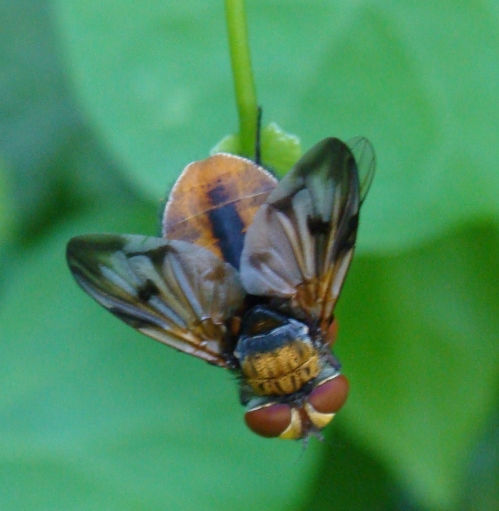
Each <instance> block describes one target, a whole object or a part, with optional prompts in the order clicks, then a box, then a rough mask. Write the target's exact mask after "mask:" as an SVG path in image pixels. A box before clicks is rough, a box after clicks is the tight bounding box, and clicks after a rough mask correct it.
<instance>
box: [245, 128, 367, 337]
mask: <svg viewBox="0 0 499 511" xmlns="http://www.w3.org/2000/svg"><path fill="white" fill-rule="evenodd" d="M363 140H365V139H363ZM356 147H357V146H356ZM369 147H370V145H369ZM359 148H361V147H360V146H359V147H357V149H359ZM364 149H365V148H364ZM361 153H362V151H359V152H358V154H361ZM364 165H365V164H364ZM369 172H370V173H372V170H370V171H369ZM360 204H361V192H360V184H359V174H358V167H357V163H356V159H355V156H354V154H353V152H352V150H351V149H350V148H349V147H348V146H347V145H346V144H344V143H343V142H341V141H340V140H338V139H335V138H327V139H325V140H322V141H321V142H319V143H318V144H316V145H315V146H314V147H313V148H312V149H310V151H308V152H307V153H306V154H305V155H304V156H303V157H302V158H301V159H300V160H299V161H298V162H297V164H296V165H295V166H294V167H293V169H292V170H291V171H290V172H289V173H288V174H287V175H286V177H285V178H284V179H283V180H282V181H281V182H280V183H279V185H278V186H277V187H276V189H275V190H274V191H273V192H272V193H271V194H270V196H269V197H268V198H267V201H266V203H265V204H263V205H262V206H261V207H260V209H259V210H258V212H257V214H256V215H255V218H254V220H253V223H252V225H251V227H250V228H249V229H248V232H247V235H246V238H245V243H244V248H243V252H242V257H241V269H240V271H241V279H242V282H243V285H244V288H245V289H246V291H247V292H248V293H249V294H254V295H261V296H268V297H273V298H277V299H281V300H282V301H284V302H285V303H286V304H287V305H288V306H289V308H290V309H291V310H292V311H293V312H294V313H295V314H298V315H301V316H305V317H307V318H309V319H311V320H313V321H316V322H317V323H318V324H320V325H321V327H322V328H323V329H325V328H326V327H327V325H328V324H329V322H330V321H331V317H332V313H333V309H334V306H335V304H336V301H337V299H338V296H339V293H340V290H341V287H342V285H343V282H344V279H345V276H346V273H347V270H348V266H349V264H350V261H351V259H352V255H353V249H354V245H355V240H356V235H357V226H358V218H359V208H360Z"/></svg>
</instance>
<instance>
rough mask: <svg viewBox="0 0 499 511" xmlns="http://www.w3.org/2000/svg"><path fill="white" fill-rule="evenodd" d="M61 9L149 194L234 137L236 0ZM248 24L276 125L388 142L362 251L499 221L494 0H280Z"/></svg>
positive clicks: (89, 79)
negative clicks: (227, 23) (231, 37)
mask: <svg viewBox="0 0 499 511" xmlns="http://www.w3.org/2000/svg"><path fill="white" fill-rule="evenodd" d="M56 5H57V15H58V20H59V26H60V29H61V34H62V40H63V42H64V45H65V49H66V55H67V57H68V65H69V67H70V69H71V72H72V77H73V83H74V86H75V88H76V90H77V92H78V95H79V96H80V98H81V101H82V104H83V105H84V107H85V109H86V112H87V113H88V116H89V118H90V119H91V120H92V122H94V123H95V125H96V126H97V129H98V130H99V132H100V133H102V136H103V138H104V140H105V141H106V143H107V144H108V146H109V147H111V148H112V150H113V151H114V153H115V155H116V157H117V158H118V159H119V160H120V161H121V162H123V163H124V167H125V169H126V172H127V174H128V176H129V179H130V180H131V181H132V182H134V183H135V184H136V186H137V187H139V188H140V189H141V190H143V191H144V192H145V193H147V194H148V195H149V196H152V197H154V198H157V196H158V190H162V189H163V188H164V183H165V181H168V180H173V179H174V178H175V176H177V175H178V173H179V171H180V170H181V168H183V167H184V166H185V165H186V164H187V163H189V161H191V160H193V159H201V158H204V157H206V155H207V152H208V148H209V147H211V146H212V145H213V143H214V142H215V141H216V140H220V139H221V138H222V137H223V136H224V134H227V133H231V132H234V131H235V129H234V127H235V126H236V112H235V107H234V100H233V93H232V85H231V81H230V80H231V74H230V68H229V57H228V51H227V48H226V33H225V27H224V16H223V12H222V2H215V3H213V2H212V1H209V0H197V1H193V2H189V3H179V2H174V1H173V0H152V1H150V2H147V3H140V4H138V3H137V2H134V1H132V0H124V1H121V2H117V1H115V0H114V1H113V0H104V1H102V0H100V1H97V0H89V1H87V2H78V1H76V0H64V1H62V0H59V1H58V2H56ZM248 17H249V32H250V38H251V42H252V54H253V62H254V67H255V75H256V82H257V89H258V91H259V102H260V104H261V105H262V106H263V111H264V119H265V122H268V121H277V122H278V123H279V124H280V125H281V126H284V127H285V129H286V131H290V132H292V133H296V134H297V135H298V136H299V137H300V138H301V140H302V141H303V145H304V148H308V147H311V146H312V145H313V144H314V143H316V142H317V141H319V140H320V139H322V138H324V137H325V136H329V135H334V136H338V137H340V138H343V139H345V140H347V139H349V138H351V137H353V136H356V135H365V136H367V137H368V138H370V139H371V140H372V142H373V144H374V146H375V148H376V151H377V156H378V173H377V176H376V179H375V181H374V185H373V189H372V192H371V196H370V198H369V201H368V202H367V205H366V208H365V209H366V214H365V218H364V220H363V231H362V237H361V243H360V249H361V250H371V251H373V250H375V251H387V250H394V249H400V248H404V247H409V246H414V245H417V244H420V243H421V242H422V241H424V240H427V239H429V238H432V237H435V236H437V235H438V234H439V233H442V232H445V231H447V230H448V229H449V228H450V227H451V226H453V225H457V224H459V223H462V222H464V221H465V220H468V219H469V218H472V217H475V218H478V217H479V218H483V217H494V218H497V216H498V214H499V202H498V201H497V190H498V189H499V173H497V172H496V166H497V165H496V164H497V161H498V159H499V145H498V144H497V143H496V141H495V132H496V124H497V118H498V117H499V103H498V102H497V94H496V89H497V85H498V78H497V73H496V69H497V61H498V59H499V35H498V34H499V26H498V25H499V16H491V15H490V13H489V11H488V6H486V5H485V4H481V3H477V2H461V3H459V4H456V3H455V2H452V1H451V0H447V1H444V2H438V3H435V2H430V1H429V0H424V1H421V2H417V3H415V4H407V3H406V2H399V3H393V2H387V1H385V2H378V3H376V5H375V6H374V5H372V4H371V3H369V2H360V3H359V2H357V3H354V4H352V2H349V1H347V0H342V1H339V2H334V3H327V2H321V1H318V0H316V1H311V2H307V3H303V2H289V1H288V0H275V1H273V2H268V1H265V2H253V3H251V5H249V6H248ZM297 34H299V36H298V35H297Z"/></svg>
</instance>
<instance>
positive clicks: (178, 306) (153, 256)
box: [67, 234, 245, 367]
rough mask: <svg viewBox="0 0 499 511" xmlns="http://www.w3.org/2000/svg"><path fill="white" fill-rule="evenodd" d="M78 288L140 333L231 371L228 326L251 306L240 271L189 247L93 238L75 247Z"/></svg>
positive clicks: (72, 264) (70, 256)
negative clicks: (245, 306)
mask: <svg viewBox="0 0 499 511" xmlns="http://www.w3.org/2000/svg"><path fill="white" fill-rule="evenodd" d="M67 261H68V264H69V268H70V269H71V272H72V274H73V276H74V278H75V279H76V281H77V283H78V284H79V285H80V286H81V287H82V288H83V289H84V290H85V291H86V292H87V293H88V294H89V295H90V296H91V297H92V298H94V299H95V300H97V302H99V303H100V304H101V305H102V306H104V307H105V308H106V309H108V310H109V311H110V312H112V313H113V314H114V315H115V316H117V317H119V318H120V319H121V320H123V321H124V322H125V323H128V324H129V325H131V326H132V327H133V328H135V329H137V330H139V331H140V332H142V333H144V334H146V335H148V336H149V337H152V338H153V339H155V340H157V341H159V342H162V343H164V344H167V345H169V346H172V347H173V348H176V349H178V350H180V351H183V352H185V353H189V354H191V355H194V356H196V357H199V358H202V359H204V360H206V361H208V362H211V363H214V364H216V365H219V366H221V367H226V366H227V361H226V359H225V354H226V353H227V346H226V342H227V332H226V325H225V322H226V321H227V319H229V317H231V316H232V315H233V313H234V311H235V310H236V309H238V308H239V307H240V306H241V305H242V303H243V300H244V297H245V292H244V289H243V287H242V285H241V282H240V279H239V276H238V274H237V272H236V270H235V269H234V268H232V267H231V266H230V265H229V264H227V263H224V262H223V261H222V260H221V259H219V258H218V257H216V256H215V255H214V254H212V253H211V252H210V251H208V250H207V249H204V248H202V247H198V246H196V245H192V244H190V243H186V242H184V241H165V240H162V239H160V238H150V237H145V236H135V235H112V234H94V235H87V236H80V237H76V238H73V239H71V240H70V242H69V243H68V247H67Z"/></svg>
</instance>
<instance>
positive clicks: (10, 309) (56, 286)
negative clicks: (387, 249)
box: [0, 201, 320, 511]
mask: <svg viewBox="0 0 499 511" xmlns="http://www.w3.org/2000/svg"><path fill="white" fill-rule="evenodd" d="M130 211H134V215H133V216H132V215H129V212H130ZM150 216H151V207H150V206H147V207H145V206H144V205H141V204H139V203H137V202H133V201H131V202H130V203H129V204H127V205H125V206H122V207H121V208H113V209H106V208H105V206H103V205H102V206H101V207H100V208H99V212H98V214H94V215H89V216H87V217H85V218H81V219H80V220H78V221H76V222H73V223H71V224H69V225H67V226H66V227H64V228H63V229H61V230H60V231H58V232H57V233H56V234H55V235H54V236H53V237H52V238H51V239H49V240H47V241H46V243H44V244H43V245H42V246H40V247H39V248H38V249H37V250H34V251H33V252H32V253H31V254H30V255H29V256H28V257H26V258H25V259H24V261H21V262H20V263H19V268H18V271H17V273H16V274H15V275H14V276H13V277H12V279H11V280H10V282H9V283H8V286H7V289H5V296H8V297H9V299H8V300H3V302H2V307H0V338H1V339H2V343H1V345H0V355H1V356H0V358H1V360H2V371H1V372H0V388H1V389H2V392H1V393H0V468H1V469H0V474H1V475H0V486H1V487H2V491H1V492H0V508H1V509H10V510H14V509H16V510H17V509H22V510H23V511H30V510H39V509H50V510H52V511H55V510H65V511H66V510H68V509H72V510H73V509H82V510H83V509H112V510H113V509H120V510H132V509H133V510H138V509H141V510H153V509H165V506H166V507H167V508H169V509H182V510H186V511H188V510H190V509H193V510H196V511H202V510H223V509H227V510H233V509H239V510H243V509H248V510H253V509H256V508H259V507H261V505H262V502H264V503H265V507H267V508H268V509H273V510H279V509H292V508H294V507H295V506H296V503H297V502H300V501H301V500H302V499H303V497H304V493H305V491H306V489H307V487H308V486H307V481H308V480H310V478H311V476H312V474H313V466H314V463H315V462H316V460H317V459H318V456H319V454H320V453H319V448H320V445H319V442H311V445H310V446H309V449H308V450H307V452H306V455H302V446H301V444H300V443H295V442H285V441H271V440H266V439H262V438H259V437H257V436H256V435H254V434H252V433H251V432H250V431H249V430H248V429H247V428H246V427H245V425H244V421H243V412H244V409H243V408H242V407H241V406H240V405H239V403H238V397H237V382H236V381H234V378H233V377H232V376H231V375H230V374H229V373H228V372H227V371H223V370H221V369H218V368H215V367H212V366H209V365H208V364H206V363H204V362H202V361H200V360H198V359H195V358H194V357H189V356H186V355H184V354H181V353H179V352H176V351H175V350H173V349H169V348H167V347H165V346H162V345H160V344H159V343H156V342H154V341H151V340H150V339H147V338H146V337H144V336H142V335H140V334H139V333H137V332H135V331H134V330H133V329H131V328H130V327H128V326H126V325H125V324H123V323H122V322H120V321H119V320H117V319H116V318H114V317H112V315H111V314H109V313H108V312H107V311H105V310H104V309H102V308H100V307H99V306H98V305H97V304H96V303H95V302H93V301H92V300H91V299H90V298H89V297H88V296H86V295H85V294H84V293H83V292H82V291H81V290H80V289H79V288H78V287H77V285H76V284H75V282H74V281H73V279H72V277H71V275H70V273H69V270H68V268H67V267H66V263H65V259H64V250H65V243H66V241H67V240H68V239H69V237H70V236H72V235H76V234H81V233H85V232H89V231H100V230H105V231H106V230H107V231H118V232H140V233H147V232H148V231H149V232H150V231H151V225H152V223H151V220H150ZM127 219H128V220H127ZM145 226H148V227H145ZM21 489H22V490H21Z"/></svg>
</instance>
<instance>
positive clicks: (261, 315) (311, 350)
mask: <svg viewBox="0 0 499 511" xmlns="http://www.w3.org/2000/svg"><path fill="white" fill-rule="evenodd" d="M234 354H235V355H236V357H237V358H238V359H239V363H240V365H241V371H242V373H243V374H242V375H243V378H244V380H245V382H246V383H247V384H248V385H249V386H250V387H251V388H252V389H253V391H254V393H255V394H256V395H259V396H270V395H274V396H285V395H289V394H292V393H294V392H297V391H299V390H300V389H301V388H302V387H303V386H304V385H305V384H306V383H307V382H309V381H310V380H313V379H314V378H316V377H317V376H318V374H319V373H320V370H321V365H320V354H319V352H318V350H317V348H316V347H315V346H314V345H313V343H312V340H311V338H310V332H309V328H308V327H307V325H305V324H304V323H302V322H300V321H297V320H294V319H292V318H288V317H286V316H283V315H282V314H279V313H276V312H274V311H272V310H270V309H268V308H267V307H265V306H258V307H255V308H254V309H252V310H251V311H249V312H248V313H247V314H246V316H245V318H244V321H243V325H242V328H241V336H240V338H239V341H238V344H237V348H236V350H235V353H234Z"/></svg>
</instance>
